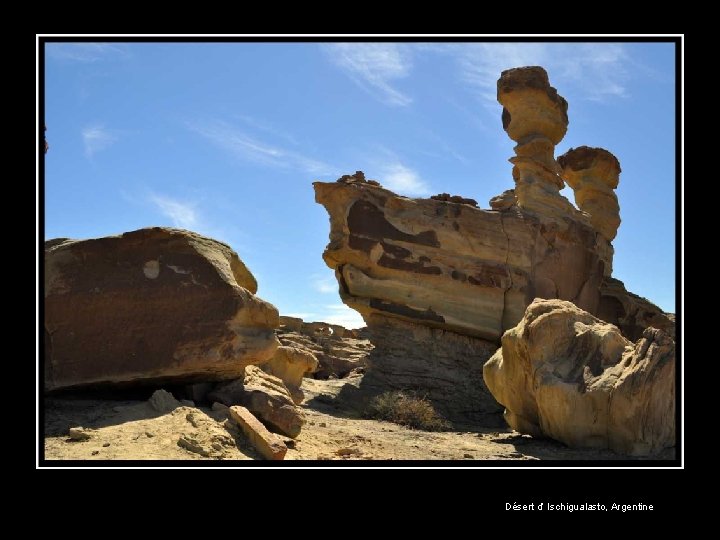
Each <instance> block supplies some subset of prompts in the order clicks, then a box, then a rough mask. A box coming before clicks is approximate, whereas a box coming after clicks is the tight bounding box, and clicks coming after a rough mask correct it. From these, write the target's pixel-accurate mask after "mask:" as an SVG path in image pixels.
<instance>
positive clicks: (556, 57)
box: [444, 43, 629, 104]
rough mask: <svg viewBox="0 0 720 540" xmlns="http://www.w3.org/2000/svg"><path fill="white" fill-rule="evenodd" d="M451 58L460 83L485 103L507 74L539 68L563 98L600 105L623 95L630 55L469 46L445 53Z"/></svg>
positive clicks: (605, 46)
mask: <svg viewBox="0 0 720 540" xmlns="http://www.w3.org/2000/svg"><path fill="white" fill-rule="evenodd" d="M444 50H445V51H446V52H450V53H452V55H454V56H455V58H456V61H457V64H458V66H459V69H460V75H461V79H462V80H463V81H464V82H465V83H466V84H468V85H469V86H470V87H471V88H472V89H473V90H474V91H475V92H476V93H477V94H478V95H479V96H480V97H481V98H483V99H484V100H486V102H488V103H493V104H494V103H496V88H497V80H498V78H499V77H500V73H501V72H502V71H504V70H506V69H510V68H513V67H520V66H543V67H544V68H545V69H546V70H547V71H548V73H549V75H550V81H551V84H553V85H554V86H556V87H560V88H561V89H562V92H561V93H562V94H564V95H566V94H567V93H568V92H569V91H573V92H574V93H575V94H576V97H579V98H585V99H591V100H604V99H607V98H610V97H622V96H624V95H626V88H625V84H626V81H627V74H628V73H627V71H628V70H627V65H628V61H629V58H628V55H627V52H626V51H625V48H624V47H623V45H622V44H619V43H584V44H569V43H472V44H462V45H451V46H448V48H446V49H444Z"/></svg>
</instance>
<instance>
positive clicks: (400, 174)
mask: <svg viewBox="0 0 720 540" xmlns="http://www.w3.org/2000/svg"><path fill="white" fill-rule="evenodd" d="M380 173H381V177H380V183H381V184H382V185H383V187H386V188H387V189H389V190H391V191H394V192H396V193H398V194H400V195H410V196H412V197H424V196H426V195H430V193H431V190H430V186H428V184H427V182H425V181H424V180H423V179H422V178H420V175H419V174H418V173H417V172H416V171H414V170H413V169H411V168H410V167H407V166H405V165H403V164H402V163H400V162H399V161H393V162H389V163H385V164H383V165H382V166H381V167H380Z"/></svg>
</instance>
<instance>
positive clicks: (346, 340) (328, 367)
mask: <svg viewBox="0 0 720 540" xmlns="http://www.w3.org/2000/svg"><path fill="white" fill-rule="evenodd" d="M277 335H278V339H279V340H280V343H281V344H282V345H283V346H287V347H291V348H294V349H299V350H301V351H304V352H306V353H308V354H311V355H312V356H314V357H315V358H316V359H317V361H318V365H317V368H316V369H315V370H314V371H313V372H311V373H307V376H310V377H312V378H314V379H330V378H334V379H340V378H343V377H346V376H347V375H349V374H350V373H353V372H359V371H363V370H364V369H365V366H366V357H367V355H368V353H370V351H372V349H373V345H372V343H371V342H370V341H369V340H368V339H367V335H366V330H362V331H358V330H349V329H347V328H344V327H342V326H340V325H335V324H328V323H323V322H309V323H308V322H304V321H303V320H302V319H299V318H293V317H280V328H279V329H278V331H277Z"/></svg>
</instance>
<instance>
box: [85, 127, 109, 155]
mask: <svg viewBox="0 0 720 540" xmlns="http://www.w3.org/2000/svg"><path fill="white" fill-rule="evenodd" d="M81 134H82V139H83V144H84V145H85V155H86V156H87V157H88V158H91V157H93V156H94V155H95V154H96V153H98V152H99V151H100V150H104V149H106V148H108V147H109V146H110V145H112V144H113V143H115V142H117V140H118V138H117V136H116V135H115V134H114V133H113V132H111V131H109V130H107V129H105V127H103V126H102V125H94V126H87V127H85V128H83V130H82V132H81Z"/></svg>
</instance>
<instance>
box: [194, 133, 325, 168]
mask: <svg viewBox="0 0 720 540" xmlns="http://www.w3.org/2000/svg"><path fill="white" fill-rule="evenodd" d="M188 127H189V128H190V129H191V130H192V131H194V132H196V133H198V134H199V135H202V136H203V137H205V138H206V139H208V140H209V141H210V142H212V143H213V144H215V145H216V146H218V147H220V148H222V149H223V150H225V151H227V152H229V153H230V154H232V155H233V156H235V157H237V158H239V159H242V160H244V161H250V162H254V163H259V164H261V165H265V166H269V167H281V168H286V169H288V168H289V169H299V170H302V171H305V172H307V173H310V174H317V175H331V174H336V173H337V169H336V168H335V167H333V166H331V165H328V164H327V163H324V162H322V161H319V160H316V159H312V158H309V157H307V156H305V155H303V154H301V153H299V152H295V151H293V150H288V149H287V148H283V147H280V146H276V145H271V144H268V143H265V142H263V141H260V140H258V139H257V138H255V137H252V136H251V135H249V134H248V133H246V132H245V131H243V130H241V129H239V128H237V127H235V126H232V125H231V124H228V123H227V122H224V121H221V120H217V121H212V122H205V123H192V124H188Z"/></svg>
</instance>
